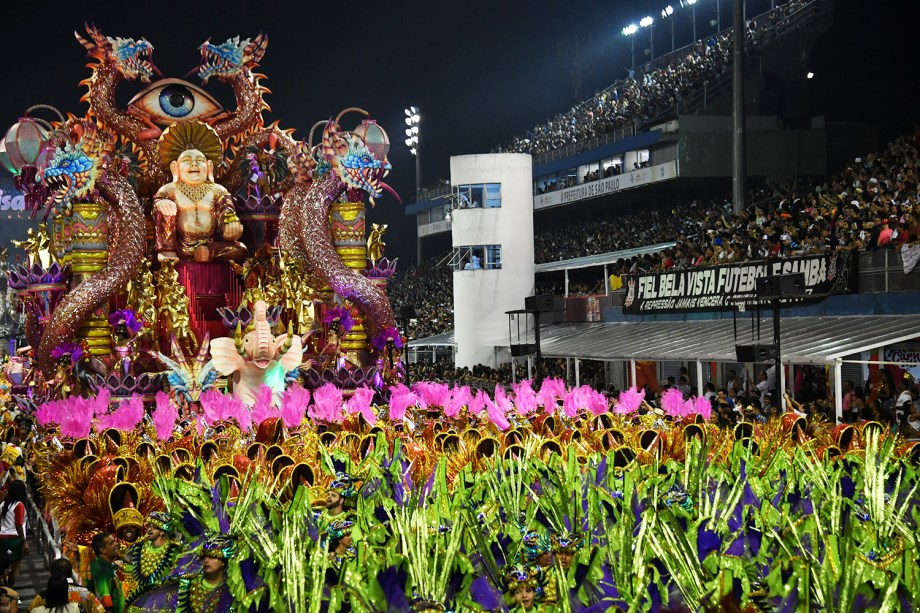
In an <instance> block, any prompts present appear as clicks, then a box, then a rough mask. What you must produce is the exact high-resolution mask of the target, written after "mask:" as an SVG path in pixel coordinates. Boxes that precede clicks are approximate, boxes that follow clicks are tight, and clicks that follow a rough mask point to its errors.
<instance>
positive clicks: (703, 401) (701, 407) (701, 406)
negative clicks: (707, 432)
mask: <svg viewBox="0 0 920 613" xmlns="http://www.w3.org/2000/svg"><path fill="white" fill-rule="evenodd" d="M695 412H696V413H699V414H700V415H702V416H703V419H709V418H710V417H712V401H710V400H709V398H707V397H706V396H700V397H698V398H697V399H696V407H695Z"/></svg>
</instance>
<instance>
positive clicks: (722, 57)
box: [492, 0, 809, 189]
mask: <svg viewBox="0 0 920 613" xmlns="http://www.w3.org/2000/svg"><path fill="white" fill-rule="evenodd" d="M808 1H809V0H790V1H789V2H786V3H785V4H783V5H782V6H781V7H777V8H775V9H773V10H772V11H770V12H769V13H768V14H767V15H764V16H763V18H762V19H761V24H760V25H758V23H757V21H755V20H750V21H748V22H747V24H746V28H747V29H746V37H747V41H746V45H747V46H748V47H749V48H750V47H756V46H757V45H758V43H759V42H760V41H762V40H766V39H767V38H768V36H769V34H770V33H771V31H772V30H774V29H781V28H780V27H779V26H781V25H782V24H783V23H784V19H785V18H786V17H788V16H789V15H791V14H792V13H794V12H795V11H797V10H798V9H800V8H802V7H803V6H805V5H806V4H808ZM732 47H733V43H732V33H731V30H730V29H729V30H726V31H724V32H721V33H719V34H715V35H713V36H711V37H709V38H707V39H703V40H700V41H698V42H697V43H696V44H695V45H692V46H691V47H690V48H689V50H688V52H687V54H686V55H683V54H681V55H680V56H679V57H676V58H675V59H674V60H673V61H671V62H670V63H668V64H667V65H665V66H661V67H657V68H654V69H651V70H648V71H646V72H645V73H644V74H636V73H635V71H633V70H630V72H629V75H628V76H627V78H625V79H620V80H618V81H616V82H615V83H613V84H612V85H610V86H609V87H607V88H606V89H604V90H602V91H599V92H597V93H596V94H594V96H592V97H591V98H590V99H588V100H585V101H583V102H580V103H579V104H577V105H575V106H574V107H572V108H571V109H569V111H568V112H566V113H560V114H557V115H556V116H555V117H554V118H553V119H551V120H549V121H547V122H546V123H544V124H541V125H538V126H536V127H534V128H533V129H532V130H529V131H528V132H527V133H526V134H524V135H523V136H515V137H513V138H512V139H511V140H510V141H509V142H507V143H504V144H502V145H499V146H497V147H495V148H493V150H492V152H493V153H512V152H514V153H530V154H540V153H545V152H547V151H552V150H554V149H559V148H562V147H566V146H569V145H574V144H577V143H581V142H585V141H588V140H590V139H592V138H595V137H598V136H602V135H604V134H607V133H609V132H613V131H616V130H618V129H620V128H623V127H625V126H629V125H633V124H634V123H637V122H641V121H644V120H648V119H651V118H654V117H657V116H658V115H659V114H661V113H662V112H664V111H666V110H667V109H669V108H671V107H672V106H673V105H674V103H675V101H676V100H677V98H678V97H680V96H682V95H684V94H688V93H690V92H692V91H694V90H697V89H698V88H700V87H702V86H703V84H704V83H707V82H710V81H713V80H715V79H717V78H718V77H719V76H721V75H723V74H726V72H727V71H730V70H731V62H732ZM556 189H562V186H556Z"/></svg>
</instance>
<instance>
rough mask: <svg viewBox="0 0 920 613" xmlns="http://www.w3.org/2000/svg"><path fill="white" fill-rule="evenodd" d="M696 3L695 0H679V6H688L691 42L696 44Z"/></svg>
mask: <svg viewBox="0 0 920 613" xmlns="http://www.w3.org/2000/svg"><path fill="white" fill-rule="evenodd" d="M696 3H697V0H680V5H681V6H689V7H690V21H691V22H693V43H694V44H696V40H697V39H696Z"/></svg>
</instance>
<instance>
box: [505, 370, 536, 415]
mask: <svg viewBox="0 0 920 613" xmlns="http://www.w3.org/2000/svg"><path fill="white" fill-rule="evenodd" d="M511 389H512V390H514V406H515V407H517V412H518V415H523V416H524V417H527V416H528V415H530V414H531V413H534V412H535V411H536V410H537V404H538V402H537V393H536V392H535V391H533V387H531V384H530V379H525V380H524V381H521V382H520V383H513V384H512V385H511Z"/></svg>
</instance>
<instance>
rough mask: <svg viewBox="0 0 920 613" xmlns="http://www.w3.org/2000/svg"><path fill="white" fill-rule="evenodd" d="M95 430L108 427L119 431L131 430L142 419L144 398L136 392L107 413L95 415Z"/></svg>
mask: <svg viewBox="0 0 920 613" xmlns="http://www.w3.org/2000/svg"><path fill="white" fill-rule="evenodd" d="M96 419H97V423H96V430H97V431H100V432H101V431H103V430H107V429H109V428H114V429H116V430H120V431H121V432H131V431H132V430H134V428H135V427H137V424H139V423H140V422H141V421H142V420H143V419H144V400H143V398H142V397H141V396H139V395H138V394H132V395H131V398H128V399H125V400H122V401H121V404H119V405H118V408H117V409H115V410H114V411H112V412H111V413H109V414H107V415H97V417H96Z"/></svg>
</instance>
